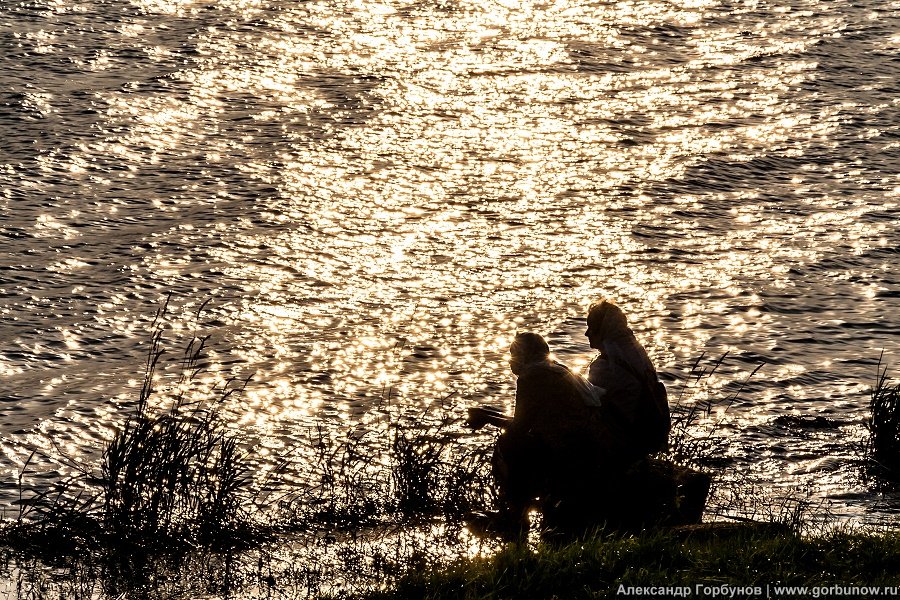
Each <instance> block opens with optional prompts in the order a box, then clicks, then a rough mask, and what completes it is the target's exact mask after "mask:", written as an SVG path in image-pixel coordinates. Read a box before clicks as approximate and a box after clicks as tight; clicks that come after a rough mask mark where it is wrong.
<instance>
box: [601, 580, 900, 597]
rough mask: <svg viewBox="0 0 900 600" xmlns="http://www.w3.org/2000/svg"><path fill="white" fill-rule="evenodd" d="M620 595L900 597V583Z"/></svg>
mask: <svg viewBox="0 0 900 600" xmlns="http://www.w3.org/2000/svg"><path fill="white" fill-rule="evenodd" d="M616 595H617V596H635V597H638V598H641V597H643V598H646V597H650V596H656V597H662V598H687V597H689V596H694V597H697V598H871V597H873V596H884V597H885V598H890V597H892V596H900V586H865V585H823V586H791V585H774V584H773V585H765V586H761V585H753V586H735V585H708V584H703V583H698V584H696V585H694V586H693V587H691V586H625V585H620V586H619V589H618V590H617V592H616Z"/></svg>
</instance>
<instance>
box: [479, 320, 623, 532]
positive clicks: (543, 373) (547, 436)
mask: <svg viewBox="0 0 900 600" xmlns="http://www.w3.org/2000/svg"><path fill="white" fill-rule="evenodd" d="M510 355H511V357H510V367H511V369H512V371H513V373H514V374H515V375H517V376H518V380H517V383H516V407H515V414H514V415H513V417H512V418H509V417H505V416H503V415H502V414H500V413H498V412H494V411H491V410H489V409H481V408H476V409H471V410H470V412H469V425H470V426H471V427H473V428H476V429H477V428H480V427H482V426H483V425H485V424H486V423H492V424H494V425H498V426H500V427H503V428H504V432H503V433H502V434H501V436H500V437H499V439H498V440H497V446H496V449H495V453H494V459H493V471H494V476H495V478H496V481H497V484H498V488H499V492H500V496H501V500H502V501H503V503H504V504H505V509H506V514H505V517H506V519H507V520H508V521H510V522H512V523H514V524H519V525H522V526H525V524H526V521H525V519H526V518H527V511H528V509H529V508H530V507H531V506H533V505H534V504H535V501H536V500H538V499H540V500H541V501H543V502H546V501H547V500H548V499H556V498H564V497H567V496H570V495H572V494H575V493H578V490H579V489H580V488H582V487H583V486H584V484H585V483H586V482H589V481H590V480H591V479H592V478H593V477H595V476H596V475H595V473H596V470H597V468H598V465H601V464H602V463H603V462H604V460H608V458H609V454H610V448H609V439H610V436H608V435H604V432H603V431H602V428H601V427H599V424H600V420H601V416H600V414H599V410H600V405H601V402H602V398H601V397H602V395H603V390H602V389H600V388H597V387H596V386H593V385H591V384H590V383H589V382H588V381H587V380H585V379H584V378H583V377H581V376H579V375H577V374H575V373H573V372H572V371H570V370H569V369H568V368H567V367H565V366H564V365H562V364H560V363H558V362H555V361H552V360H550V348H549V347H548V346H547V342H545V341H544V339H543V338H542V337H541V336H539V335H537V334H535V333H520V334H518V335H517V336H516V338H515V340H514V341H513V343H512V346H511V347H510Z"/></svg>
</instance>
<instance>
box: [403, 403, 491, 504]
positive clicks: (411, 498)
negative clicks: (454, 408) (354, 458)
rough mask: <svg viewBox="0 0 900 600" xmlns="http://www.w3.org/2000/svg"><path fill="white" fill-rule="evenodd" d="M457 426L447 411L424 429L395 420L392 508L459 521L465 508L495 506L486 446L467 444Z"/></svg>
mask: <svg viewBox="0 0 900 600" xmlns="http://www.w3.org/2000/svg"><path fill="white" fill-rule="evenodd" d="M461 429H462V427H461V421H460V420H459V419H455V418H453V417H452V416H450V415H447V414H445V415H443V417H442V418H440V419H439V420H438V421H437V422H436V423H435V424H433V425H431V426H429V427H426V428H421V427H413V426H409V425H404V424H403V423H402V422H397V423H395V424H394V426H393V427H392V439H391V448H390V458H391V462H390V465H391V480H392V483H393V508H394V509H395V511H397V512H398V513H400V514H402V515H405V516H407V517H415V516H428V515H437V514H440V515H443V516H445V517H446V518H447V519H448V521H452V520H457V521H458V520H459V519H460V518H461V517H462V516H463V515H464V514H466V513H467V512H470V511H473V510H484V509H485V508H486V507H490V506H492V505H493V503H494V502H495V500H496V490H495V489H494V484H493V479H492V476H491V474H490V468H489V467H490V454H489V453H490V446H487V445H477V444H471V443H465V441H463V440H461V439H460V438H461V437H462V435H465V434H463V433H461Z"/></svg>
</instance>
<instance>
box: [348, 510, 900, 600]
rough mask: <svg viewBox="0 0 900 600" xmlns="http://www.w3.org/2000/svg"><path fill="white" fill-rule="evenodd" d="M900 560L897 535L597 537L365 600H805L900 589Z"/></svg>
mask: <svg viewBox="0 0 900 600" xmlns="http://www.w3.org/2000/svg"><path fill="white" fill-rule="evenodd" d="M898 560H900V535H898V534H897V533H885V534H877V535H871V534H870V535H861V534H856V535H854V534H850V533H832V534H829V535H824V536H819V537H814V538H804V537H801V536H799V535H797V534H796V533H794V532H792V531H790V530H785V529H782V528H778V527H743V528H742V527H736V528H732V529H729V528H720V529H719V530H718V531H714V530H702V529H701V530H697V531H694V532H692V533H688V532H684V531H667V532H645V533H643V534H640V535H637V536H625V537H623V536H616V535H611V534H604V533H603V532H599V533H595V534H593V535H591V536H589V537H587V538H585V539H584V540H580V541H578V542H570V543H567V544H564V545H554V544H544V545H540V546H538V547H533V546H529V545H527V544H518V545H510V546H507V547H505V548H503V549H502V550H500V551H499V552H497V553H496V554H494V555H491V556H488V557H484V558H478V559H467V560H459V561H456V562H454V563H452V564H450V565H447V566H444V567H441V568H439V569H436V570H421V569H413V570H412V571H411V572H408V573H407V574H406V575H405V576H403V577H402V578H401V579H400V581H398V582H397V584H396V586H395V587H394V589H392V590H390V591H382V592H373V593H370V594H368V595H366V596H365V598H368V599H370V600H375V599H378V600H388V599H404V600H407V599H408V600H413V599H426V598H427V599H433V600H442V599H446V600H450V599H459V600H462V599H466V600H487V599H488V598H491V599H495V598H510V599H512V598H548V599H549V598H566V599H573V600H574V599H581V598H584V599H588V598H612V597H622V596H626V595H631V596H637V597H651V596H657V597H658V596H663V597H673V596H675V594H676V593H677V592H675V588H681V591H682V592H683V590H684V589H688V590H690V597H715V596H718V597H722V596H724V597H729V596H730V594H731V593H732V590H734V591H735V594H736V596H737V597H740V598H745V597H754V596H755V597H758V598H765V597H767V592H768V594H771V597H789V596H788V594H787V593H782V594H777V593H776V589H775V586H779V587H782V586H784V587H787V586H805V587H808V588H810V589H809V590H808V591H807V592H806V593H803V594H793V595H795V596H798V597H811V596H812V595H813V593H814V592H813V591H812V589H811V588H813V587H828V586H835V585H837V586H841V587H843V588H851V587H854V586H856V587H862V586H866V587H870V586H881V587H886V586H894V587H896V586H900V572H898V570H897V564H898ZM648 588H649V589H648ZM753 588H756V589H753ZM757 589H758V590H760V591H761V593H759V594H756V593H755V592H756V590H757ZM851 591H852V590H851ZM673 592H674V593H673ZM897 593H900V589H898V590H897ZM839 595H844V596H851V597H858V595H859V594H852V593H849V594H839Z"/></svg>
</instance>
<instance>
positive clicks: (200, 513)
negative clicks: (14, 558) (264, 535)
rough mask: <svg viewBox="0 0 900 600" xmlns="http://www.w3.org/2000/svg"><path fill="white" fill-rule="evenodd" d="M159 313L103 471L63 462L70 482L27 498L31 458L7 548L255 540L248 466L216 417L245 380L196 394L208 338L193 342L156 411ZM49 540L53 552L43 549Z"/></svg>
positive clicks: (7, 530) (161, 545)
mask: <svg viewBox="0 0 900 600" xmlns="http://www.w3.org/2000/svg"><path fill="white" fill-rule="evenodd" d="M202 308H203V307H201V310H202ZM165 312H166V306H163V308H162V309H160V311H158V313H157V315H156V318H155V319H154V323H153V332H152V336H151V342H150V347H149V350H148V353H147V362H146V368H145V371H144V380H143V385H142V387H141V391H140V395H139V398H138V401H137V403H136V405H135V406H134V408H133V409H132V410H131V411H130V412H129V413H128V414H127V416H126V418H125V420H124V422H123V423H122V425H121V426H120V428H119V429H118V431H117V432H116V433H115V434H114V436H113V438H112V439H111V440H110V441H109V442H108V443H107V445H106V446H105V448H104V450H103V453H102V458H101V461H100V465H99V467H95V466H90V465H88V466H85V465H79V464H76V463H75V462H74V461H71V460H69V459H63V460H64V462H65V463H66V464H67V465H68V466H69V467H71V468H72V469H74V470H75V471H76V474H75V475H73V476H71V477H67V478H65V479H62V480H60V481H58V482H56V483H55V484H53V485H51V486H49V487H48V488H47V489H45V490H44V491H42V492H40V493H38V494H36V495H34V496H33V497H31V498H25V497H24V493H23V491H24V486H23V481H22V480H23V475H24V472H25V470H26V469H27V467H28V464H29V462H30V460H31V457H29V459H28V461H26V463H25V466H23V468H22V471H21V472H20V475H19V489H20V496H22V497H21V498H20V507H21V512H20V514H19V518H18V519H17V521H16V523H15V524H14V525H8V526H7V527H6V528H5V530H4V532H3V536H4V540H5V541H6V542H7V543H12V544H14V545H18V546H29V547H33V548H41V547H42V546H44V545H46V546H47V547H48V548H49V547H56V548H78V547H81V548H82V549H83V548H86V547H87V548H90V549H96V546H97V543H98V542H99V543H100V544H106V545H108V546H111V547H113V546H114V547H122V546H124V545H129V544H131V545H136V544H137V545H141V546H143V547H155V548H160V549H162V548H165V547H174V546H178V545H183V546H190V545H194V544H196V543H197V542H201V543H205V542H210V543H212V542H220V541H225V540H228V541H229V543H231V542H232V541H234V540H236V539H238V538H239V537H242V539H246V535H245V534H249V533H251V529H252V528H251V527H250V519H249V514H248V512H247V506H248V505H249V504H250V502H249V499H250V496H251V490H250V487H251V477H250V473H251V470H250V468H249V456H248V454H247V453H246V452H245V451H244V450H243V449H242V444H243V440H242V439H241V437H240V436H239V435H238V434H237V433H236V432H234V431H233V430H231V429H230V428H228V426H227V423H226V420H225V418H224V417H223V416H222V414H221V407H222V405H223V403H224V402H225V401H226V400H227V399H228V398H230V397H231V396H233V395H234V394H239V393H240V392H242V391H243V389H244V388H245V386H246V384H247V380H246V379H245V380H236V379H229V380H227V381H226V382H225V383H224V385H222V386H221V387H216V386H213V388H212V390H205V391H204V392H203V393H200V390H199V388H200V387H201V385H202V382H200V381H199V376H200V374H201V373H203V372H204V369H205V366H204V363H205V349H206V342H207V340H208V338H201V337H197V336H194V337H193V338H192V339H191V340H190V342H189V343H188V345H187V348H186V350H185V352H184V355H183V357H182V359H181V365H180V372H179V380H178V381H177V384H176V385H175V388H174V390H175V391H174V395H173V396H172V397H171V398H170V400H169V403H168V405H167V406H168V407H167V408H157V407H154V401H153V398H154V397H155V395H156V390H155V381H156V373H157V370H158V368H159V367H160V359H161V357H162V356H163V354H164V351H163V350H162V339H163V330H164V327H163V324H162V321H163V316H164V314H165ZM198 315H199V313H198ZM248 379H249V378H248ZM32 456H34V453H32ZM238 533H241V534H242V535H241V536H238V535H237V534H238ZM46 539H55V540H56V543H54V544H44V542H45V541H46Z"/></svg>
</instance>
